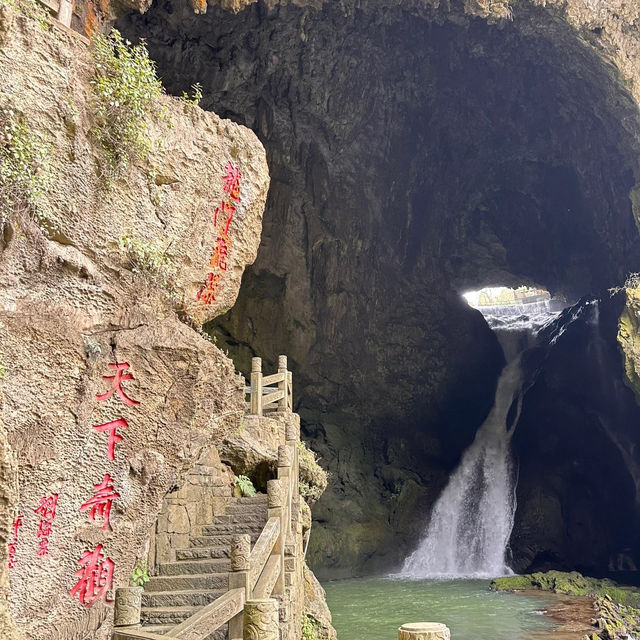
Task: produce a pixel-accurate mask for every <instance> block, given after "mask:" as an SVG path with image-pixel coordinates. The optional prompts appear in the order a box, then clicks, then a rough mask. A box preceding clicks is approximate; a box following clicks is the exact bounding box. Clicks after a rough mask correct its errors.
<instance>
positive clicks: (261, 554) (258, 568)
mask: <svg viewBox="0 0 640 640" xmlns="http://www.w3.org/2000/svg"><path fill="white" fill-rule="evenodd" d="M279 536H280V518H271V519H269V521H268V522H267V524H266V525H265V527H264V529H263V530H262V533H261V534H260V537H259V538H258V540H257V542H256V543H255V545H254V547H253V549H252V551H251V555H250V557H249V567H250V569H249V584H250V588H251V589H253V588H254V587H255V586H256V583H257V582H258V579H259V578H260V575H261V574H262V572H263V570H264V568H265V565H266V564H267V561H268V560H269V556H270V555H271V553H272V552H273V547H274V546H275V544H276V542H278V537H279Z"/></svg>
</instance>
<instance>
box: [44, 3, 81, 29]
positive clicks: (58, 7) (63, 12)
mask: <svg viewBox="0 0 640 640" xmlns="http://www.w3.org/2000/svg"><path fill="white" fill-rule="evenodd" d="M38 2H39V3H40V4H41V5H43V6H44V7H46V8H47V10H48V11H49V13H50V14H51V15H52V16H53V17H54V18H55V19H56V20H57V21H58V22H59V23H60V24H63V25H64V26H65V27H71V16H72V15H73V1H72V0H38Z"/></svg>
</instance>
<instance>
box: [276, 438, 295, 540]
mask: <svg viewBox="0 0 640 640" xmlns="http://www.w3.org/2000/svg"><path fill="white" fill-rule="evenodd" d="M292 466H293V451H292V450H291V447H289V446H288V445H286V444H282V445H280V446H279V447H278V480H282V486H283V488H284V491H285V495H284V507H285V514H284V520H285V536H287V537H288V536H289V535H290V534H291V516H292V512H291V501H292V500H293V487H292V484H293V483H292Z"/></svg>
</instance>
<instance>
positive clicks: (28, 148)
mask: <svg viewBox="0 0 640 640" xmlns="http://www.w3.org/2000/svg"><path fill="white" fill-rule="evenodd" d="M50 181H51V146H50V145H49V143H48V142H47V141H46V139H45V137H44V136H43V135H41V134H39V133H36V132H34V131H32V130H31V128H30V127H29V124H28V123H27V120H26V118H25V117H24V116H23V115H22V114H20V113H19V112H18V111H17V110H16V109H15V107H14V106H13V105H12V103H11V100H10V98H9V97H8V96H6V95H5V94H2V93H0V231H2V229H3V228H4V225H5V224H6V222H7V219H8V218H9V216H10V215H12V214H17V215H20V214H30V215H32V216H33V217H34V219H35V220H36V221H37V222H38V224H39V225H40V226H41V227H46V226H51V225H50V224H48V218H47V215H46V213H45V209H44V205H43V196H44V194H45V192H46V189H47V187H48V186H49V184H50Z"/></svg>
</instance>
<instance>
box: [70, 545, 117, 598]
mask: <svg viewBox="0 0 640 640" xmlns="http://www.w3.org/2000/svg"><path fill="white" fill-rule="evenodd" d="M78 564H79V565H80V566H81V567H82V568H81V569H78V571H76V573H75V577H76V578H78V582H77V583H76V584H75V586H74V587H73V589H71V591H69V593H70V594H71V596H72V597H74V598H76V597H77V598H78V601H79V602H80V604H81V605H82V606H84V607H86V608H89V607H90V606H91V605H93V604H94V603H95V602H97V601H98V600H104V601H105V602H111V600H107V592H108V591H109V589H111V586H112V584H113V570H114V568H115V564H114V562H113V560H111V558H107V557H105V555H104V553H102V545H101V544H99V545H98V546H96V548H95V549H94V550H93V551H85V552H84V553H83V554H82V557H81V558H80V560H78Z"/></svg>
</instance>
